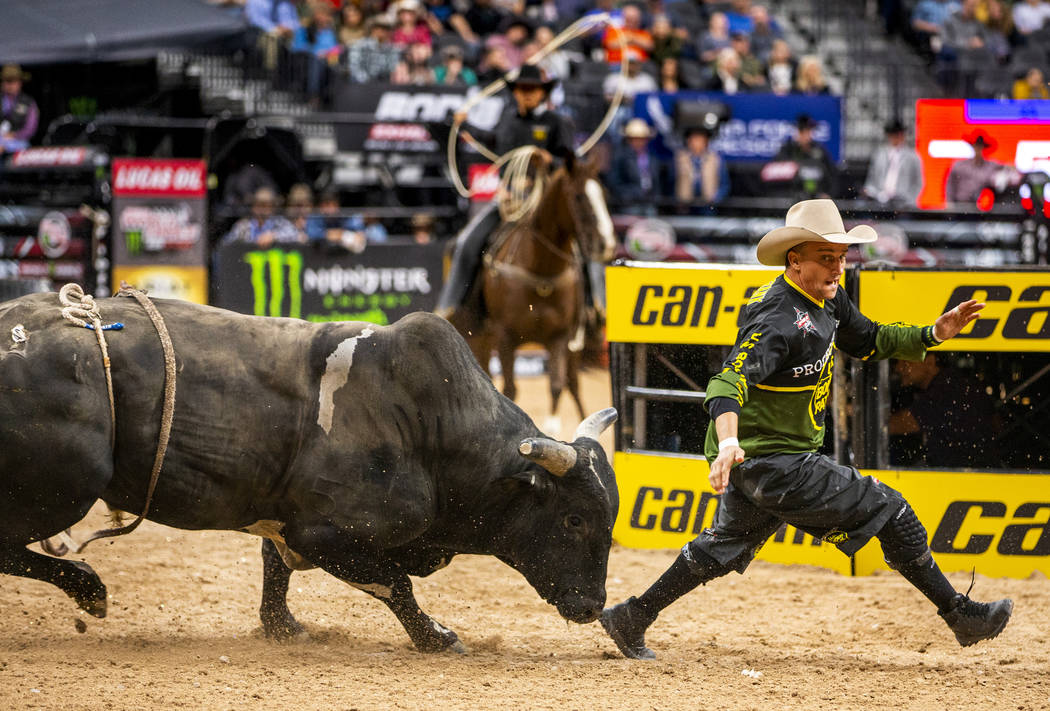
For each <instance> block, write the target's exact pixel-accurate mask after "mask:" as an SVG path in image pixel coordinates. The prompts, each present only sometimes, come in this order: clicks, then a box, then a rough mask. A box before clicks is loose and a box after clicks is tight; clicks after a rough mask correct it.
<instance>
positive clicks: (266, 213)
mask: <svg viewBox="0 0 1050 711" xmlns="http://www.w3.org/2000/svg"><path fill="white" fill-rule="evenodd" d="M273 207H274V200H273V198H271V197H268V196H261V195H260V196H256V197H255V198H254V199H253V200H252V217H254V218H256V219H258V220H265V219H267V218H269V217H270V216H271V215H273Z"/></svg>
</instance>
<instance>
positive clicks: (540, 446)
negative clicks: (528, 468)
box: [518, 407, 616, 476]
mask: <svg viewBox="0 0 1050 711" xmlns="http://www.w3.org/2000/svg"><path fill="white" fill-rule="evenodd" d="M615 421H616V408H613V407H607V408H605V409H604V410H600V411H599V412H596V413H594V414H593V415H591V416H590V417H588V418H587V419H586V420H584V421H583V422H581V423H580V425H579V427H577V428H576V434H575V435H574V436H573V439H574V440H577V439H580V438H581V437H588V438H590V439H593V440H597V439H598V437H599V436H600V435H601V433H602V432H604V431H605V430H606V428H608V427H609V425H611V424H612V423H613V422H615ZM518 452H520V453H521V455H522V456H523V457H525V458H526V459H530V460H532V461H533V462H536V463H537V464H539V465H540V466H541V467H543V468H544V469H546V470H547V471H548V472H550V473H551V474H553V475H554V476H565V474H566V472H568V471H569V470H570V469H572V468H573V467H574V466H575V465H576V450H575V449H574V448H573V447H572V446H571V445H568V444H565V443H564V442H558V441H556V440H553V439H550V438H547V437H542V438H539V437H533V438H529V439H526V440H522V442H521V444H520V445H518Z"/></svg>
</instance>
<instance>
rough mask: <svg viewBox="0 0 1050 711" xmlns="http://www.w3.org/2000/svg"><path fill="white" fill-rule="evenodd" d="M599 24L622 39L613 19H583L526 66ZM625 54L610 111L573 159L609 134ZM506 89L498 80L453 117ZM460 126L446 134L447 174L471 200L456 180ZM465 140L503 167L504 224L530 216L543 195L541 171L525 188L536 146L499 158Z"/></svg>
mask: <svg viewBox="0 0 1050 711" xmlns="http://www.w3.org/2000/svg"><path fill="white" fill-rule="evenodd" d="M599 24H604V25H608V26H609V27H610V28H611V29H612V30H613V31H614V32H615V33H616V34H617V35H618V37H622V35H623V33H622V32H621V31H620V28H619V27H617V26H616V25H615V24H613V22H612V17H611V15H609V13H607V12H603V13H601V14H598V15H592V16H589V17H582V18H580V19H579V20H577V21H576V22H574V23H572V24H571V25H569V26H568V27H566V28H565V29H564V30H563V31H562V32H561V33H560V34H559V35H558V36H556V37H555V38H554V39H552V40H551V41H550V42H548V43H547V44H546V45H545V46H544V47H543V48H541V49H540V51H538V52H537V53H536V54H534V55H533V56H532V57H530V58H529V59H528V60H527V62H526V63H527V64H539V63H540V62H541V61H543V60H544V59H545V58H546V57H547V55H549V54H550V53H551V52H553V51H554V50H556V49H558V48H559V47H561V46H562V45H564V44H566V43H567V42H570V41H571V40H573V39H576V38H577V37H580V36H582V35H584V34H587V33H588V32H590V31H592V30H593V29H594V28H595V27H596V26H598V25H599ZM627 54H628V53H627V51H626V49H624V50H623V51H621V53H620V81H618V82H617V83H616V92H615V93H614V94H613V98H612V101H610V102H609V108H608V109H607V110H606V112H605V116H604V117H602V120H601V122H600V123H599V124H598V127H597V128H596V129H595V130H594V132H593V133H592V134H591V135H590V136H589V137H588V138H587V140H586V141H584V142H583V143H582V144H580V147H579V148H577V149H576V155H578V156H584V155H586V154H587V152H588V151H589V150H591V148H593V147H594V144H595V143H597V142H598V140H599V139H600V138H601V137H602V136H603V135H604V134H605V132H606V131H607V130H608V128H609V124H610V123H612V120H613V117H614V115H615V114H616V110H617V109H619V108H620V104H621V103H622V101H623V92H624V87H625V84H626V76H627ZM505 86H507V81H506V79H497V80H496V81H494V82H493V83H491V84H489V85H488V86H487V87H485V88H484V89H483V90H482V91H480V92H478V93H477V94H475V95H474V96H472V97H471V98H469V99H467V101H466V103H464V104H463V106H462V107H460V110H459V111H457V112H456V113H457V114H459V115H462V116H464V117H465V116H466V115H467V114H468V113H469V112H470V109H472V108H473V107H474V106H476V105H477V104H479V103H481V102H482V101H484V100H485V99H487V98H488V97H490V96H492V95H494V94H496V93H498V92H500V91H502V90H503V88H504V87H505ZM462 124H463V119H462V118H453V120H452V130H451V131H450V132H449V136H448V145H447V146H446V154H447V159H448V167H449V173H450V174H451V177H452V184H453V185H454V186H455V188H456V192H458V193H459V194H460V195H461V196H463V197H465V198H470V197H473V195H474V191H473V190H471V189H470V188H468V187H467V186H465V185H464V184H463V181H462V180H461V179H460V177H459V164H458V162H457V161H456V138H457V137H458V135H459V128H460V126H461V125H462ZM464 140H466V141H467V143H469V144H470V145H471V146H473V147H474V148H475V149H476V150H477V151H478V152H479V153H481V155H482V156H484V157H485V158H486V159H488V160H489V161H491V162H492V165H493V167H495V168H496V169H497V170H498V169H499V168H501V167H502V166H504V165H505V166H506V169H505V170H503V171H502V173H501V175H500V181H499V189H498V191H497V194H498V195H501V196H502V197H501V198H500V202H499V211H500V216H501V217H502V218H503V220H504V221H506V222H514V221H515V220H519V219H521V218H522V217H524V216H525V215H527V214H529V213H530V212H532V210H533V209H535V207H536V205H538V204H539V202H540V198H541V197H542V195H543V183H544V180H543V178H544V172H543V171H542V170H541V171H539V172H538V173H537V175H536V176H535V178H534V179H533V180H532V181H531V182H532V187H531V189H530V188H529V187H528V185H529V176H528V170H529V164H530V163H531V162H532V156H533V155H534V154H535V153H537V152H539V150H540V149H539V148H537V147H536V146H519V147H518V148H515V149H513V150H511V151H509V152H507V153H505V154H503V155H502V156H498V155H496V154H495V153H493V152H492V151H490V150H489V149H488V148H486V147H485V146H483V145H482V144H481V143H480V142H478V141H477V140H475V139H474V138H473V137H471V136H469V135H468V136H465V137H464ZM526 191H528V192H526Z"/></svg>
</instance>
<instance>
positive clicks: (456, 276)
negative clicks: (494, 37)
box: [435, 64, 575, 319]
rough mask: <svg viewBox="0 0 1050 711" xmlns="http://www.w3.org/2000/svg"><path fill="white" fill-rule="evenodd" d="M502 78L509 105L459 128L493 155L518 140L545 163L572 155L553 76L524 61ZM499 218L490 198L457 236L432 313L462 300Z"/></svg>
mask: <svg viewBox="0 0 1050 711" xmlns="http://www.w3.org/2000/svg"><path fill="white" fill-rule="evenodd" d="M506 81H507V85H508V86H509V87H510V90H511V94H512V95H513V96H514V103H513V105H510V106H508V107H507V108H505V109H504V111H503V114H502V115H501V116H500V119H499V121H498V122H497V124H496V125H495V127H493V129H492V130H491V131H485V130H482V129H479V128H477V127H474V126H469V132H468V131H464V132H463V136H464V138H467V139H474V140H476V141H477V142H479V143H481V144H483V145H484V146H485V147H486V148H488V149H489V150H491V151H493V152H494V153H495V154H497V155H505V154H507V153H509V152H510V151H512V150H514V149H515V148H518V147H519V146H527V145H531V146H536V147H537V148H539V149H540V150H539V151H538V152H537V153H536V156H537V157H538V160H539V161H541V162H542V163H543V164H544V165H546V166H550V165H551V164H552V163H553V162H554V161H555V160H556V159H557V160H564V159H565V158H566V157H568V156H571V155H572V153H573V134H574V133H575V129H574V127H573V124H572V121H571V120H570V119H568V118H566V117H565V116H562V115H560V114H558V113H556V112H554V111H552V110H551V109H550V107H549V106H548V99H549V98H550V92H551V89H552V88H553V87H554V85H555V83H556V80H555V79H548V78H547V77H546V76H545V75H544V73H543V71H542V70H541V69H540V68H539V67H537V66H535V65H532V64H526V65H524V66H522V67H521V69H520V70H519V71H518V73H517V75H516V76H511V77H508V78H507V80H506ZM464 118H465V116H464V115H463V114H457V115H456V120H457V121H462V120H463V119H464ZM499 223H500V216H499V211H498V200H492V201H491V202H490V203H488V204H487V205H485V206H484V207H483V208H481V210H479V211H478V212H477V214H475V215H474V217H473V218H472V219H471V220H470V221H469V222H468V223H467V225H466V226H465V227H464V228H463V230H462V231H461V232H460V233H459V235H458V236H457V237H456V245H455V249H454V251H453V254H452V266H451V269H450V270H449V274H448V278H447V279H446V280H445V284H444V286H443V287H442V289H441V294H440V296H439V297H438V304H437V308H436V309H435V311H436V313H438V314H440V315H441V316H444V317H445V318H448V319H451V318H452V317H453V315H454V314H456V313H457V310H460V307H461V306H463V302H464V300H465V299H466V297H467V295H468V294H469V293H470V289H471V286H473V284H474V280H475V278H476V277H477V272H478V266H479V265H480V263H481V256H482V252H483V251H484V247H485V243H486V241H487V240H488V238H489V236H490V235H491V234H492V233H493V232H494V231H495V229H496V228H497V227H498V226H499Z"/></svg>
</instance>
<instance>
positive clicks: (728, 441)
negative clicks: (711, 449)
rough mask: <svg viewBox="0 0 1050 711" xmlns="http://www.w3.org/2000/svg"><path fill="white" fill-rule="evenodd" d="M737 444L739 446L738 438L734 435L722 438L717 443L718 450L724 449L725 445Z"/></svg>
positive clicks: (734, 445) (735, 445)
mask: <svg viewBox="0 0 1050 711" xmlns="http://www.w3.org/2000/svg"><path fill="white" fill-rule="evenodd" d="M739 446H740V440H738V439H737V438H736V437H726V438H725V439H724V440H722V441H721V442H719V443H718V451H719V452H721V451H722V450H723V449H726V448H727V447H739Z"/></svg>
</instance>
